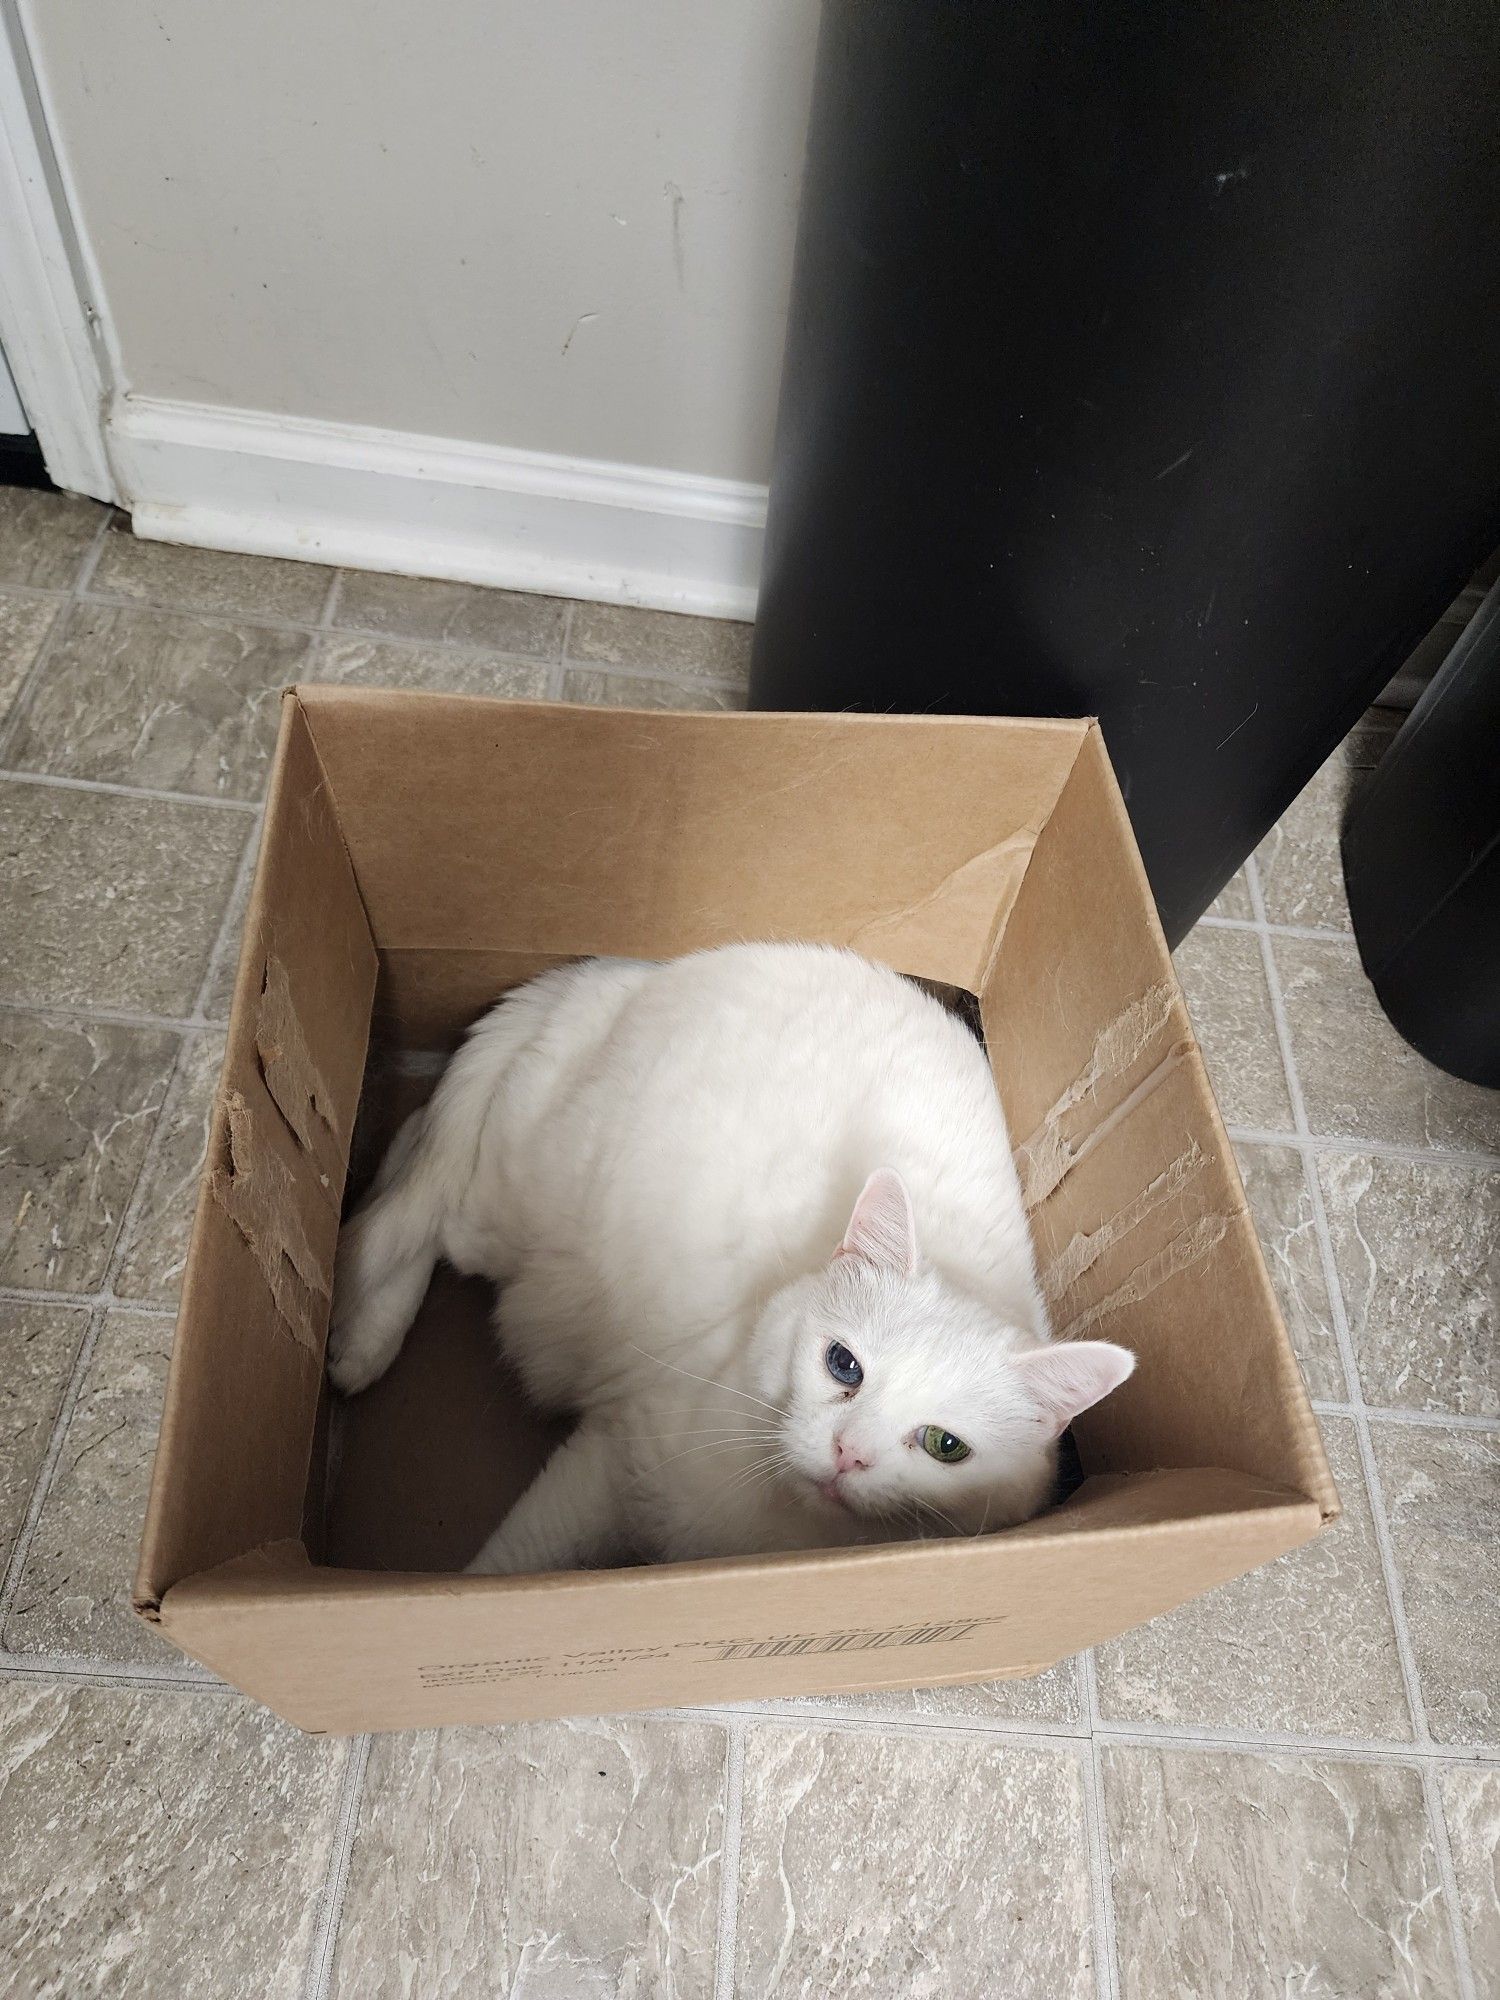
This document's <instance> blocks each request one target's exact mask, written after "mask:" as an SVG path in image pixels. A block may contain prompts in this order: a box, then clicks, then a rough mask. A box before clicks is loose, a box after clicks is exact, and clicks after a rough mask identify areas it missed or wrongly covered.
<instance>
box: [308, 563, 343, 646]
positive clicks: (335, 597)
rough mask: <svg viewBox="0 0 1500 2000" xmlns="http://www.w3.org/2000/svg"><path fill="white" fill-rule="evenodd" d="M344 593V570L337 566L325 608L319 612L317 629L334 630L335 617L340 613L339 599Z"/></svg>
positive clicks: (320, 630)
mask: <svg viewBox="0 0 1500 2000" xmlns="http://www.w3.org/2000/svg"><path fill="white" fill-rule="evenodd" d="M343 594H344V572H343V571H342V570H341V569H338V568H335V570H334V572H333V576H332V577H331V579H330V580H329V584H328V591H327V594H326V595H325V597H324V599H323V609H322V610H321V611H320V612H319V613H318V622H317V625H316V627H315V628H314V629H315V630H316V631H319V632H327V631H331V630H332V627H333V621H334V618H335V616H336V615H337V613H338V603H339V599H340V597H342V596H343Z"/></svg>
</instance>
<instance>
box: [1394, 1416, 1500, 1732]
mask: <svg viewBox="0 0 1500 2000" xmlns="http://www.w3.org/2000/svg"><path fill="white" fill-rule="evenodd" d="M1370 1428H1371V1434H1372V1437H1373V1441H1374V1445H1375V1458H1376V1463H1377V1464H1378V1465H1379V1468H1380V1479H1381V1484H1382V1486H1383V1487H1384V1489H1385V1508H1386V1515H1387V1517H1388V1519H1389V1521H1390V1525H1391V1538H1392V1540H1393V1541H1394V1543H1395V1547H1396V1563H1397V1567H1398V1568H1399V1570H1400V1573H1401V1593H1402V1597H1403V1599H1404V1601H1405V1605H1406V1622H1407V1625H1408V1627H1409V1628H1410V1631H1411V1643H1412V1650H1413V1651H1414V1652H1415V1654H1416V1659H1417V1673H1418V1676H1419V1678H1420V1680H1421V1683H1422V1696H1423V1699H1424V1701H1425V1702H1426V1705H1427V1721H1428V1726H1429V1727H1430V1728H1431V1730H1432V1733H1433V1735H1434V1736H1435V1737H1436V1738H1437V1740H1438V1741H1439V1742H1440V1743H1488V1744H1495V1743H1500V1437H1494V1436H1490V1435H1487V1434H1486V1433H1484V1432H1482V1431H1443V1430H1438V1429H1434V1428H1433V1427H1431V1426H1429V1425H1422V1426H1420V1427H1419V1426H1416V1425H1403V1424H1379V1423H1377V1424H1372V1425H1371V1427H1370Z"/></svg>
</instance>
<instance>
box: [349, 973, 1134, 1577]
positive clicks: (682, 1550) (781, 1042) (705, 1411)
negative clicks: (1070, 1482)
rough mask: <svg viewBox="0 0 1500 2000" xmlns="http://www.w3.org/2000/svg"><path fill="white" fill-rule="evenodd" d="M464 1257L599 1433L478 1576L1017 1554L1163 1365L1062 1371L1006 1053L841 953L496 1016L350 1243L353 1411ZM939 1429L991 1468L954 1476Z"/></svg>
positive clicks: (509, 1336) (506, 1334) (546, 988)
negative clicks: (970, 1538) (1066, 1469)
mask: <svg viewBox="0 0 1500 2000" xmlns="http://www.w3.org/2000/svg"><path fill="white" fill-rule="evenodd" d="M439 1256H444V1257H446V1258H447V1259H448V1260H449V1262H450V1263H452V1264H454V1265H456V1266H457V1267H458V1269H459V1270H461V1271H468V1272H479V1273H482V1274H483V1275H485V1276H487V1277H490V1278H493V1279H495V1280H496V1281H497V1283H498V1284H499V1285H500V1286H501V1288H502V1289H501V1293H500V1299H499V1304H498V1306H497V1309H496V1328H497V1332H498V1335H499V1339H500V1343H501V1345H502V1347H503V1348H504V1351H505V1352H506V1354H507V1355H508V1356H509V1357H510V1359H511V1360H512V1362H514V1364H515V1365H516V1367H517V1368H518V1369H519V1371H520V1373H521V1375H522V1378H523V1380H524V1381H525V1384H526V1387H527V1389H528V1391H529V1392H530V1394H531V1396H532V1397H533V1398H534V1400H535V1401H536V1402H537V1403H538V1404H539V1405H540V1406H542V1407H543V1408H545V1409H549V1410H561V1411H568V1412H572V1413H575V1414H576V1415H577V1416H578V1418H579V1420H580V1421H579V1424H578V1428H577V1429H576V1431H575V1432H574V1434H573V1436H572V1437H571V1438H570V1439H569V1441H568V1443H567V1444H566V1445H565V1446H563V1447H562V1448H561V1450H559V1451H558V1452H556V1453H555V1454H554V1456H553V1458H552V1459H551V1460H550V1461H549V1463H548V1464H547V1466H546V1467H545V1468H544V1470H543V1471H542V1473H541V1474H540V1475H539V1477H538V1478H537V1479H536V1481H535V1482H534V1483H533V1485H532V1486H531V1487H530V1488H529V1489H528V1491H527V1492H526V1493H525V1494H524V1495H523V1496H522V1498H521V1500H520V1502H519V1503H518V1504H517V1505H516V1506H515V1507H514V1508H513V1509H512V1511H511V1512H510V1514H509V1515H507V1517H506V1519H505V1520H504V1521H503V1522H502V1523H501V1525H500V1526H499V1528H497V1530H496V1531H495V1533H494V1534H493V1535H492V1536H491V1537H490V1539H489V1541H488V1542H487V1543H486V1545H485V1547H484V1549H483V1550H482V1551H481V1553H480V1555H479V1557H478V1558H477V1559H476V1561H475V1562H474V1564H473V1565H472V1567H474V1568H475V1569H479V1570H486V1571H506V1572H508V1571H516V1570H541V1569H564V1568H571V1567H577V1566H579V1565H582V1564H588V1563H600V1562H609V1561H619V1560H625V1559H630V1558H632V1557H635V1558H646V1559H662V1560H671V1559H677V1558H685V1557H693V1556H708V1555H722V1554H732V1553H737V1552H752V1551H763V1550H772V1549H788V1548H809V1547H826V1546H837V1545H840V1544H846V1543H852V1542H861V1541H876V1540H891V1539H899V1538H901V1537H902V1536H903V1535H910V1534H913V1533H919V1534H920V1533H930V1532H939V1533H948V1532H968V1533H974V1532H983V1531H984V1530H985V1529H986V1528H998V1527H1003V1526H1005V1525H1007V1524H1010V1523H1013V1522H1016V1521H1020V1520H1024V1519H1025V1518H1026V1517H1027V1516H1029V1515H1031V1514H1033V1513H1034V1512H1035V1511H1036V1510H1037V1509H1038V1507H1040V1506H1042V1505H1044V1504H1045V1503H1046V1501H1047V1499H1048V1496H1049V1494H1050V1491H1051V1488H1052V1484H1053V1480H1054V1476H1055V1468H1056V1439H1057V1437H1058V1435H1059V1434H1060V1432H1061V1431H1062V1430H1063V1429H1065V1428H1066V1426H1067V1424H1068V1423H1069V1422H1071V1420H1072V1418H1073V1417H1074V1416H1075V1415H1076V1414H1077V1413H1078V1411H1079V1410H1081V1409H1084V1408H1087V1407H1088V1405H1089V1404H1090V1403H1093V1402H1096V1401H1097V1400H1098V1399H1099V1397H1101V1396H1103V1395H1105V1394H1107V1393H1108V1391H1109V1390H1110V1389H1112V1388H1113V1387H1115V1386H1116V1384H1117V1383H1119V1382H1120V1381H1123V1380H1124V1378H1125V1376H1126V1375H1128V1374H1129V1372H1130V1370H1131V1368H1132V1366H1133V1365H1134V1364H1133V1360H1132V1357H1131V1356H1130V1355H1129V1354H1127V1353H1126V1352H1125V1350H1123V1349H1121V1348H1118V1347H1112V1346H1109V1345H1108V1344H1107V1343H1103V1342H1086V1343H1085V1342H1078V1343H1074V1344H1071V1345H1068V1346H1058V1347H1050V1346H1048V1345H1047V1340H1048V1334H1047V1327H1046V1321H1045V1315H1044V1311H1043V1307H1042V1302H1041V1298H1040V1294H1039V1293H1038V1290H1037V1285H1036V1281H1035V1276H1034V1272H1033V1267H1032V1254H1031V1243H1030V1238H1029V1235H1028V1231H1027V1224H1026V1217H1025V1213H1024V1211H1023V1208H1022V1205H1021V1196H1020V1189H1019V1187H1018V1184H1017V1180H1016V1173H1015V1168H1014V1165H1013V1163H1012V1160H1011V1151H1010V1143H1009V1139H1008V1137H1007V1134H1006V1129H1005V1120H1004V1116H1003V1114H1002V1112H1001V1109H1000V1105H999V1102H998V1099H997V1098H996V1095H995V1088H994V1084H993V1081H992V1079H991V1077H990V1073H989V1069H988V1067H987V1065H986V1063H985V1060H984V1056H983V1053H982V1051H981V1050H980V1048H979V1045H978V1044H977V1042H976V1041H975V1040H974V1038H973V1036H972V1035H970V1034H969V1032H968V1031H967V1029H966V1028H965V1027H964V1026H963V1025H962V1023H961V1022H959V1021H958V1020H956V1019H955V1018H954V1017H953V1016H952V1015H951V1014H949V1013H948V1012H947V1011H946V1010H945V1009H944V1008H943V1007H942V1006H940V1005H939V1004H938V1002H937V1001H935V1000H933V999H931V998H930V997H929V996H928V995H926V994H924V993H923V992H921V991H919V990H918V989H917V988H916V987H915V986H913V985H912V984H911V983H910V982H909V981H907V980H904V979H902V978H900V977H898V975H897V974H895V973H893V972H889V971H887V970H885V969H883V968H881V967H879V966H875V965H872V964H870V963H868V962H867V961H866V960H864V959H861V958H857V957H855V956H854V955H853V954H852V953H849V952H843V951H836V950H833V949H828V948H823V947H819V946H809V945H738V946H732V947H729V948H726V949H723V950H720V951H710V952H701V953H699V954H697V955H696V956H694V957H691V958H684V959H679V960H676V961H674V962H673V963H670V964H667V965H644V964H635V963H630V962H626V961H622V960H598V959H596V960H590V961H589V962H587V963H585V964H581V965H574V966H568V967H565V968H563V969H561V970H559V971H556V972H551V973H547V974H545V975H544V976H543V977H542V978H540V979H537V980H534V981H532V982H531V984H530V985H528V986H525V987H522V988H521V989H520V990H519V991H518V992H516V993H514V994H512V995H510V996H509V997H508V998H507V999H506V1000H504V1001H503V1002H502V1003H501V1004H500V1005H499V1006H498V1007H496V1008H495V1009H494V1010H493V1011H492V1012H491V1013H489V1014H488V1015H486V1016H485V1017H484V1019H483V1020H482V1021H480V1022H479V1023H478V1024H477V1026H476V1027H475V1028H474V1029H473V1031H472V1032H471V1034H470V1036H469V1039H468V1041H467V1043H466V1044H465V1046H464V1048H463V1049H462V1050H461V1051H460V1053H459V1054H458V1055H457V1056H456V1057H455V1058H454V1060H453V1062H452V1063H451V1065H450V1066H449V1068H448V1070H447V1072H446V1074H445V1075H444V1077H443V1079H442V1081H441V1083H440V1084H439V1086H438V1089H437V1091H436V1093H435V1095H434V1097H433V1099H432V1102H431V1104H430V1105H429V1106H428V1108H427V1109H426V1110H425V1111H423V1112H419V1113H417V1114H416V1116H415V1117H414V1118H413V1119H411V1120H409V1121H408V1123H407V1125H406V1126H405V1127H404V1128H403V1130H402V1132H401V1134H400V1136H399V1137H398V1138H397V1140H396V1143H395V1144H394V1145H393V1147H392V1148H391V1151H390V1154H389V1155H388V1157H387V1159H386V1161H385V1164H384V1166H383V1168H382V1170H381V1173H380V1176H379V1178H378V1180H377V1182H376V1184H375V1186H374V1188H373V1189H372V1191H371V1193H370V1195H369V1197H368V1198H367V1199H366V1201H365V1203H364V1204H363V1206H362V1207H361V1208H360V1210H359V1211H358V1212H357V1213H356V1214H355V1215H354V1216H353V1217H352V1218H351V1219H350V1221H349V1222H348V1223H346V1225H345V1227H344V1230H343V1234H342V1236H341V1238H340V1242H339V1258H338V1271H337V1281H336V1285H335V1294H334V1307H333V1328H332V1332H331V1335H330V1340H329V1363H328V1365H329V1373H330V1375H331V1377H332V1379H333V1381H334V1383H335V1385H336V1386H337V1387H338V1388H340V1389H342V1390H343V1391H344V1392H345V1393H346V1394H352V1393H354V1392H355V1391H357V1390H359V1389H362V1388H364V1387H365V1386H366V1385H367V1384H368V1383H370V1382H372V1381H374V1380H375V1378H376V1377H377V1376H378V1375H380V1374H382V1373H383V1372H384V1371H385V1370H386V1369H387V1368H388V1367H389V1366H390V1365H391V1363H392V1361H394V1359H395V1358H396V1355H397V1353H398V1352H399V1350H400V1346H401V1342H402V1339H403V1337H404V1335H405V1333H406V1329H407V1327H408V1326H409V1324H410V1322H411V1319H412V1317H413V1315H414V1314H415V1312H416V1309H417V1307H418V1305H419V1304H420V1303H421V1299H422V1296H423V1293H424V1292H425V1290H426V1287H427V1283H428V1280H429V1278H430V1276H431V1274H432V1269H433V1265H434V1263H435V1262H436V1260H437V1258H438V1257H439ZM833 1342H837V1343H839V1344H840V1345H841V1346H843V1347H845V1348H847V1349H848V1350H849V1351H850V1352H851V1353H852V1354H853V1355H854V1356H855V1357H856V1358H857V1359H858V1361H859V1363H860V1364H861V1367H862V1368H863V1371H864V1379H863V1381H862V1382H861V1383H860V1384H859V1386H858V1387H857V1388H856V1389H854V1390H852V1391H851V1390H850V1389H848V1388H846V1387H844V1386H841V1385H840V1384H839V1382H837V1381H836V1380H835V1379H834V1378H833V1377H832V1376H831V1375H830V1373H829V1369H828V1366H827V1363H826V1359H825V1357H826V1355H827V1352H828V1349H829V1346H830V1344H831V1343H833ZM928 1425H936V1426H938V1427H939V1429H940V1430H943V1431H947V1432H951V1433H952V1434H954V1435H955V1436H957V1437H959V1438H961V1439H962V1440H963V1441H964V1442H965V1443H966V1444H967V1445H968V1446H969V1447H970V1448H971V1456H970V1457H969V1458H968V1459H966V1460H965V1461H964V1462H963V1463H961V1464H945V1463H941V1462H939V1461H938V1460H936V1459H934V1458H933V1457H931V1456H930V1455H929V1454H928V1453H927V1452H926V1451H925V1450H924V1449H923V1448H922V1445H921V1437H922V1433H923V1430H924V1428H925V1427H926V1426H928ZM841 1466H842V1467H843V1470H842V1471H841V1470H840V1469H839V1468H840V1467H841Z"/></svg>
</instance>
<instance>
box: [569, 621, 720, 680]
mask: <svg viewBox="0 0 1500 2000" xmlns="http://www.w3.org/2000/svg"><path fill="white" fill-rule="evenodd" d="M750 641H751V628H750V626H748V625H742V624H738V623H736V622H735V621H734V620H732V619H728V618H687V617H684V616H683V615H682V614H681V613H680V612H675V611H639V610H636V609H635V608H633V607H632V606H630V605H625V604H580V605H578V606H576V607H575V609H574V612H573V629H572V631H571V632H570V633H569V634H568V658H569V659H570V660H577V661H579V662H581V663H582V664H584V665H587V666H606V667H632V668H635V669H636V670H637V671H639V672H641V673H646V674H650V673H667V674H703V675H706V676H707V677H708V678H709V679H710V680H724V681H743V680H744V679H746V678H747V676H748V675H749V672H750Z"/></svg>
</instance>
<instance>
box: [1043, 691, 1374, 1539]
mask: <svg viewBox="0 0 1500 2000" xmlns="http://www.w3.org/2000/svg"><path fill="white" fill-rule="evenodd" d="M1088 754H1098V758H1100V762H1102V766H1104V798H1106V806H1108V812H1110V818H1112V820H1114V824H1116V828H1118V830H1120V834H1122V836H1124V844H1126V858H1128V866H1130V870H1132V874H1134V876H1136V880H1138V882H1140V892H1142V900H1144V904H1146V922H1148V926H1150V932H1152V938H1154V940H1156V944H1158V946H1160V950H1162V954H1164V958H1166V964H1168V968H1170V972H1172V982H1174V984H1176V986H1178V996H1182V986H1180V982H1178V976H1176V964H1174V960H1172V950H1170V946H1168V942H1166V932H1164V930H1162V920H1160V916H1158V912H1156V896H1154V894H1152V886H1150V880H1148V876H1146V864H1144V862H1142V858H1140V848H1138V846H1136V834H1134V828H1132V826H1130V812H1128V810H1126V802H1124V792H1122V790H1120V780H1118V778H1116V774H1114V762H1112V758H1110V748H1108V744H1106V740H1104V728H1102V726H1100V722H1098V720H1096V722H1092V724H1090V730H1088V744H1086V746H1084V748H1082V750H1080V756H1088ZM1184 1008H1186V1000H1184ZM1194 1060H1196V1066H1198V1072H1200V1076H1202V1086H1204V1094H1206V1098H1208V1110H1210V1116H1212V1126H1214V1134H1216V1138H1218V1142H1220V1148H1222V1154H1224V1160H1226V1162H1228V1166H1230V1172H1232V1174H1234V1184H1236V1186H1238V1190H1240V1202H1242V1206H1244V1208H1246V1212H1248V1208H1250V1204H1248V1200H1246V1192H1244V1176H1242V1174H1240V1162H1238V1158H1236V1154H1234V1144H1232V1140H1230V1136H1228V1132H1226V1130H1224V1116H1222V1112H1220V1108H1218V1098H1216V1096H1214V1086H1212V1080H1210V1076H1208V1070H1206V1066H1204V1060H1202V1050H1200V1048H1198V1038H1196V1034H1194ZM1252 1262H1254V1270H1256V1280H1258V1284H1260V1292H1262V1298H1264V1300H1266V1304H1268V1306H1270V1310H1272V1314H1274V1316H1276V1324H1278V1326H1280V1330H1282V1356H1284V1364H1286V1370H1284V1372H1286V1382H1284V1392H1286V1404H1288V1416H1290V1418H1292V1428H1294V1434H1296V1444H1298V1450H1300V1452H1302V1454H1304V1458H1306V1462H1308V1464H1306V1472H1308V1480H1306V1488H1304V1490H1306V1496H1308V1500H1312V1502H1314V1504H1316V1508H1318V1512H1320V1516H1322V1526H1324V1528H1330V1526H1332V1524H1334V1522H1336V1520H1338V1518H1340V1516H1342V1512H1344V1502H1342V1500H1340V1498H1338V1486H1336V1484H1334V1474H1332V1470H1330V1466H1328V1454H1326V1450H1324V1442H1322V1432H1320V1430H1318V1418H1316V1414H1314V1408H1312V1400H1310V1396H1308V1388H1306V1382H1304V1380H1302V1364H1300V1362H1298V1358H1296V1348H1294V1346H1292V1336H1290V1334H1288V1330H1286V1318H1284V1314H1282V1308H1280V1302H1278V1298H1276V1292H1274V1286H1272V1282H1270V1272H1268V1270H1266V1258H1264V1254H1262V1256H1260V1258H1256V1260H1252Z"/></svg>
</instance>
